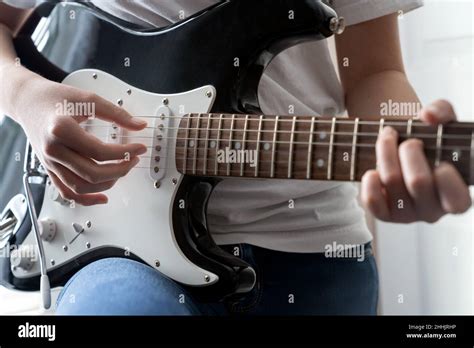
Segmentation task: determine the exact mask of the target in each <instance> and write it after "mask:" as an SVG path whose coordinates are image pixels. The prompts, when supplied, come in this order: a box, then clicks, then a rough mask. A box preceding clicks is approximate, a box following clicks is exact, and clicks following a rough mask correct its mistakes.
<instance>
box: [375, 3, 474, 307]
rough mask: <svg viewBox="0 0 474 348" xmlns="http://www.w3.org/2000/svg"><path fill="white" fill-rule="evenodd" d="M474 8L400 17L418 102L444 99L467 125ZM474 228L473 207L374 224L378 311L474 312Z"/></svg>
mask: <svg viewBox="0 0 474 348" xmlns="http://www.w3.org/2000/svg"><path fill="white" fill-rule="evenodd" d="M473 7H474V4H473V2H472V1H470V0H465V1H463V0H425V6H424V7H423V8H421V9H418V10H416V11H414V12H412V13H408V14H405V15H404V16H403V18H400V20H399V22H400V27H401V40H402V47H403V51H404V59H405V63H406V69H407V73H408V76H409V78H410V81H411V82H412V84H413V85H414V87H415V89H416V91H417V93H418V95H419V97H420V99H421V101H422V102H423V103H427V102H429V101H433V100H435V99H437V98H446V99H448V100H450V101H451V102H453V104H454V105H455V109H456V111H457V113H458V116H459V119H460V120H462V121H470V122H474V116H473V111H474V107H473V61H474V55H473V47H474V44H473V43H474V21H473V18H474V15H473V10H474V9H473ZM473 225H474V213H473V209H471V210H470V211H469V212H467V213H466V214H463V215H461V216H449V217H445V218H443V219H442V220H440V221H439V222H438V223H436V224H433V225H429V224H425V223H416V224H411V225H396V224H387V223H381V222H377V238H378V241H377V247H378V256H379V272H380V278H381V301H380V305H381V308H380V309H381V313H382V314H472V313H474V308H473V303H474V292H473V289H474V284H473V278H474V277H473V271H474V258H473V252H474V238H473V233H474V228H473ZM400 295H403V302H402V303H400V302H401V301H400V300H401V297H400Z"/></svg>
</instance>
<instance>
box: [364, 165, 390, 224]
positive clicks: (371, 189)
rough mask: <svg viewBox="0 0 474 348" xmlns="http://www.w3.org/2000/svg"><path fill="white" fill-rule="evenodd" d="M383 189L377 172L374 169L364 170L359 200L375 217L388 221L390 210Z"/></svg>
mask: <svg viewBox="0 0 474 348" xmlns="http://www.w3.org/2000/svg"><path fill="white" fill-rule="evenodd" d="M383 191H384V188H383V186H382V182H381V181H380V177H379V173H377V171H375V170H369V171H368V172H366V173H365V174H364V176H363V177H362V186H361V201H362V203H363V204H364V206H365V207H366V208H367V209H368V210H369V211H370V212H371V213H372V214H373V215H374V216H375V217H376V218H377V219H379V220H382V221H388V220H389V219H390V210H389V207H388V204H387V197H386V196H385V194H384V192H383Z"/></svg>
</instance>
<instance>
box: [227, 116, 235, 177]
mask: <svg viewBox="0 0 474 348" xmlns="http://www.w3.org/2000/svg"><path fill="white" fill-rule="evenodd" d="M234 122H235V114H232V118H231V121H230V131H229V150H231V149H232V137H233V135H234ZM227 175H230V161H227Z"/></svg>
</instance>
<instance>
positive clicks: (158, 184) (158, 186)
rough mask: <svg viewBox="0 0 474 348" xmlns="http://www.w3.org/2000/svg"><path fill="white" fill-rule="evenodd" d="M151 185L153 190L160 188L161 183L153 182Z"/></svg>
mask: <svg viewBox="0 0 474 348" xmlns="http://www.w3.org/2000/svg"><path fill="white" fill-rule="evenodd" d="M153 185H154V186H155V188H160V186H161V182H159V181H155V183H154V184H153Z"/></svg>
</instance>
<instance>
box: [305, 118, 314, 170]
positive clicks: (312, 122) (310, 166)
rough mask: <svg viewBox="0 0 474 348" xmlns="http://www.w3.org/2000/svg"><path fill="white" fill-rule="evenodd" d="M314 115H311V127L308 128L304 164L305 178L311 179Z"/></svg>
mask: <svg viewBox="0 0 474 348" xmlns="http://www.w3.org/2000/svg"><path fill="white" fill-rule="evenodd" d="M315 120H316V117H314V116H313V117H311V126H310V127H311V128H310V130H309V140H308V161H307V164H306V179H311V168H312V159H313V133H314V122H315Z"/></svg>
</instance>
